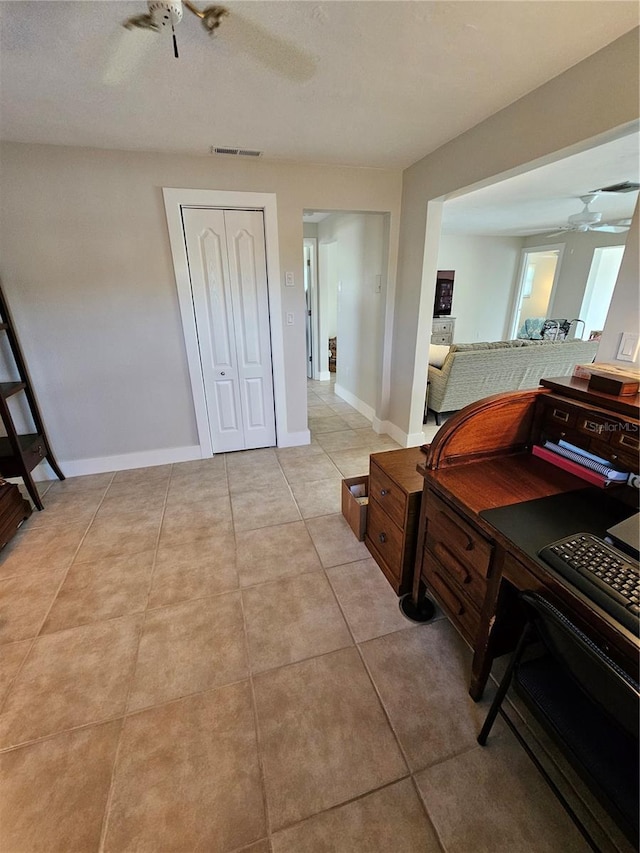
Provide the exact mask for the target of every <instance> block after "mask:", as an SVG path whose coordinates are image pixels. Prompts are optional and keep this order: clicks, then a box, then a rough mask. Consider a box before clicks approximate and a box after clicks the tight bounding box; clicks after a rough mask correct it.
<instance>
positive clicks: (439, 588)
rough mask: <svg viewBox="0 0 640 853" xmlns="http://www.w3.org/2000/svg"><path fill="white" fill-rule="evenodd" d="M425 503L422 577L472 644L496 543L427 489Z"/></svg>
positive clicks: (478, 623)
mask: <svg viewBox="0 0 640 853" xmlns="http://www.w3.org/2000/svg"><path fill="white" fill-rule="evenodd" d="M423 500H424V501H425V506H424V510H423V511H424V515H425V520H426V526H425V539H424V549H423V553H422V557H421V561H420V575H421V578H422V580H423V581H424V583H425V584H426V586H427V588H428V589H429V591H430V592H432V593H433V595H434V596H435V598H437V600H438V602H439V603H440V604H441V606H442V608H443V609H444V611H445V613H446V614H447V615H448V616H449V618H450V619H451V621H452V622H453V624H454V625H455V626H456V628H457V629H458V630H459V631H460V633H461V634H462V636H463V637H464V638H465V639H466V640H467V641H468V642H469V643H470V644H471V645H473V643H474V640H475V638H476V635H477V633H478V628H479V626H480V614H481V612H482V607H483V604H484V600H485V596H486V594H487V578H488V577H489V574H490V570H491V561H492V556H493V544H492V543H491V542H490V541H489V540H488V539H486V538H485V537H484V536H483V535H482V534H481V533H480V532H479V531H478V530H476V528H475V527H473V526H472V525H471V524H470V523H469V521H468V520H466V519H465V518H463V517H462V516H461V515H460V513H458V512H457V511H456V510H455V509H453V507H450V506H449V505H448V504H447V503H445V502H444V501H443V500H441V498H440V497H439V496H438V495H436V494H435V493H434V492H433V491H432V490H430V489H428V490H426V492H425V495H424V497H423Z"/></svg>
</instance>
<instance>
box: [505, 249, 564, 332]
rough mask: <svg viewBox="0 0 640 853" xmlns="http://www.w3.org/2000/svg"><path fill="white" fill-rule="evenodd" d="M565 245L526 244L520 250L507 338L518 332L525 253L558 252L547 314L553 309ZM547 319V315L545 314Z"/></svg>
mask: <svg viewBox="0 0 640 853" xmlns="http://www.w3.org/2000/svg"><path fill="white" fill-rule="evenodd" d="M565 247H566V243H547V245H543V246H526V247H525V248H524V249H521V250H520V264H519V266H518V277H517V279H516V286H515V288H514V291H513V300H512V302H511V319H510V321H509V333H508V334H509V338H510V339H511V340H513V339H514V338H515V337H516V335H517V334H518V328H517V326H518V314H519V310H518V309H519V308H520V300H521V296H522V290H523V288H524V274H525V270H526V266H527V255H534V254H536V253H537V252H558V261H557V263H556V268H555V271H554V273H553V283H552V285H551V290H550V291H549V302H548V306H547V314H548V313H549V310H553V300H554V299H555V295H556V288H557V286H558V280H559V278H560V267H561V266H562V258H563V257H564V250H565ZM547 319H549V317H548V316H547Z"/></svg>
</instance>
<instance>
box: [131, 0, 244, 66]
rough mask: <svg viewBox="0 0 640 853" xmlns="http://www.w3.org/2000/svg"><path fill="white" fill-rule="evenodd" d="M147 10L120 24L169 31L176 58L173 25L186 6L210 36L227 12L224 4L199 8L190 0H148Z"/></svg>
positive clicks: (176, 51)
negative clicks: (167, 0)
mask: <svg viewBox="0 0 640 853" xmlns="http://www.w3.org/2000/svg"><path fill="white" fill-rule="evenodd" d="M147 7H148V12H147V13H146V14H145V15H134V16H133V18H127V20H126V21H124V22H123V24H122V26H123V27H126V28H127V29H128V30H131V29H133V28H134V27H137V28H138V29H144V30H154V31H155V32H162V31H163V30H164V31H167V32H168V31H171V35H172V38H173V51H174V54H173V55H174V56H175V58H176V59H177V58H178V45H177V42H176V31H175V26H176V24H179V23H180V21H181V20H182V17H183V14H184V11H183V7H186V8H187V9H188V10H189V12H191V13H192V14H193V15H195V16H196V17H197V18H200V22H201V23H202V26H203V27H204V28H205V30H206V31H207V32H208V33H209V35H210V36H212V35H213V34H214V32H215V31H216V30H217V29H218V27H219V26H220V22H221V20H222V18H224V16H225V15H228V14H229V12H228V11H227V9H225V8H224V6H207V7H206V8H205V9H199V8H198V7H197V6H196V5H195V4H194V3H192V2H191V0H171V2H165V0H149V2H148V3H147Z"/></svg>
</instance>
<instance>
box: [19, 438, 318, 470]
mask: <svg viewBox="0 0 640 853" xmlns="http://www.w3.org/2000/svg"><path fill="white" fill-rule="evenodd" d="M310 443H311V433H310V432H309V430H308V429H303V430H300V431H299V432H287V433H285V434H284V436H281V437H280V442H279V444H278V447H299V446H300V445H304V444H310ZM194 459H202V452H201V450H200V445H199V444H194V445H190V446H188V447H167V448H162V449H160V450H142V451H140V452H138V453H122V454H120V455H118V456H97V457H95V458H93V459H60V460H59V465H60V468H61V469H62V473H63V474H64V475H65V477H83V476H85V475H86V474H106V473H108V472H110V471H129V470H130V469H132V468H151V467H152V466H154V465H172V464H177V463H179V462H191V461H192V460H194ZM32 476H33V479H34V480H39V481H43V480H56V479H57V477H56V475H55V474H54V473H53V471H52V470H51V468H50V467H49V465H48V464H47V463H46V462H41V463H40V465H38V466H37V468H34V469H33V471H32Z"/></svg>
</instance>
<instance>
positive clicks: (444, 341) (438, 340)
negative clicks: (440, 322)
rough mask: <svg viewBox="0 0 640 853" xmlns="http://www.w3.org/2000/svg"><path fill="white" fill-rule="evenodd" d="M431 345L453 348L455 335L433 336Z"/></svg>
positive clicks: (441, 334) (449, 333) (441, 333)
mask: <svg viewBox="0 0 640 853" xmlns="http://www.w3.org/2000/svg"><path fill="white" fill-rule="evenodd" d="M431 343H432V344H437V345H438V346H451V344H452V343H453V335H452V334H451V332H437V333H434V334H433V335H431Z"/></svg>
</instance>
